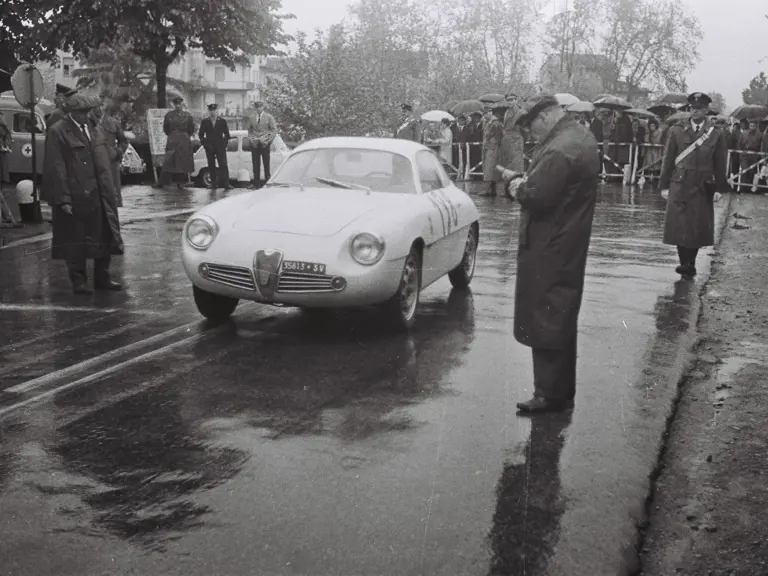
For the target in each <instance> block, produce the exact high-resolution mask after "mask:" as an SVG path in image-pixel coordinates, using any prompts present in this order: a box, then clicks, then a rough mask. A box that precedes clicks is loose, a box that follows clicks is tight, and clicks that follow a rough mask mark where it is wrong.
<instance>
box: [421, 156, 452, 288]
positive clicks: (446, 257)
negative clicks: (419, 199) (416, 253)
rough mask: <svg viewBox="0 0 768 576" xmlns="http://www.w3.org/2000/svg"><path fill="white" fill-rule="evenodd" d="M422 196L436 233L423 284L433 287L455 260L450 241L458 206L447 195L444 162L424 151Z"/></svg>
mask: <svg viewBox="0 0 768 576" xmlns="http://www.w3.org/2000/svg"><path fill="white" fill-rule="evenodd" d="M416 169H417V171H418V178H419V183H420V185H421V193H422V194H423V195H424V197H425V198H426V200H427V201H428V206H429V219H430V227H431V229H432V230H433V231H434V236H433V238H432V242H431V243H428V245H427V246H425V249H424V262H423V263H422V283H423V284H424V285H427V284H430V283H431V282H433V281H434V280H436V279H437V278H439V277H441V276H443V275H444V274H445V273H446V272H448V270H449V268H448V266H449V264H450V260H451V246H450V239H451V236H452V233H453V232H454V231H455V229H456V226H457V224H458V220H457V214H456V210H455V207H454V206H453V205H452V202H451V199H450V196H449V195H448V194H446V190H445V188H446V187H445V183H444V181H443V179H442V177H441V172H442V173H443V174H444V173H445V171H444V170H443V168H442V166H441V165H440V162H439V161H438V160H437V157H436V156H435V154H434V153H433V152H429V151H426V150H422V151H419V152H417V153H416Z"/></svg>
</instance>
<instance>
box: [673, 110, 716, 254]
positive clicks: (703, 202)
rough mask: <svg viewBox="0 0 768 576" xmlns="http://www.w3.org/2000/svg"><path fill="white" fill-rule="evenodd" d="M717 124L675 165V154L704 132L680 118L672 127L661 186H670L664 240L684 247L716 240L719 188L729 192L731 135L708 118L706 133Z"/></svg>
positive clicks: (704, 126)
mask: <svg viewBox="0 0 768 576" xmlns="http://www.w3.org/2000/svg"><path fill="white" fill-rule="evenodd" d="M711 127H714V130H713V132H712V134H710V136H709V138H708V139H707V140H706V141H705V142H704V144H702V145H701V147H699V148H698V149H696V150H695V151H694V152H693V153H692V154H690V155H689V156H688V157H687V158H685V159H684V160H683V161H682V162H681V163H680V166H675V158H677V156H678V155H679V154H680V153H681V152H682V151H683V150H685V149H686V148H688V146H690V145H691V144H693V143H694V142H695V141H696V140H697V139H698V138H699V136H700V135H695V134H694V132H693V128H692V127H691V123H690V121H688V120H686V121H684V122H678V123H677V124H675V125H674V126H672V127H671V128H670V129H669V136H668V138H667V144H666V147H665V148H664V159H663V160H662V166H661V179H660V180H659V187H660V188H661V189H662V190H666V189H668V190H669V198H668V199H667V217H666V220H665V222H664V240H663V241H664V243H665V244H671V245H673V246H682V247H684V248H701V247H702V246H712V245H714V243H715V209H714V206H713V205H712V196H713V195H714V193H715V191H716V190H717V191H719V192H721V193H725V192H728V181H727V180H726V175H725V167H726V160H727V155H728V137H727V136H726V134H725V132H724V131H723V130H722V129H721V128H719V127H718V126H714V124H713V123H712V121H711V120H709V119H706V120H705V121H704V125H703V127H702V129H701V131H702V133H705V132H707V131H709V129H710V128H711Z"/></svg>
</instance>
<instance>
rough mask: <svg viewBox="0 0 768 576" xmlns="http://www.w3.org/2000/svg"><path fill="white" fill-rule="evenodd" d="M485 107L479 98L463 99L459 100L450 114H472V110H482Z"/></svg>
mask: <svg viewBox="0 0 768 576" xmlns="http://www.w3.org/2000/svg"><path fill="white" fill-rule="evenodd" d="M484 109H485V105H484V104H483V103H482V102H480V100H464V101H463V102H459V103H458V104H456V106H454V107H453V110H451V114H453V115H454V116H458V115H459V114H472V112H482V111H483V110H484Z"/></svg>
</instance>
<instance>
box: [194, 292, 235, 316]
mask: <svg viewBox="0 0 768 576" xmlns="http://www.w3.org/2000/svg"><path fill="white" fill-rule="evenodd" d="M192 293H193V294H194V296H195V305H197V309H198V311H199V312H200V314H202V315H203V316H205V318H206V319H208V320H210V321H211V322H224V321H225V320H227V319H228V318H229V317H230V316H232V312H234V311H235V308H237V304H238V302H239V300H237V298H230V297H229V296H221V295H219V294H213V293H212V292H206V291H205V290H203V289H202V288H198V287H197V286H192Z"/></svg>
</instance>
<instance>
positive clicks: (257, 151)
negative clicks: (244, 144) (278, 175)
mask: <svg viewBox="0 0 768 576" xmlns="http://www.w3.org/2000/svg"><path fill="white" fill-rule="evenodd" d="M270 148H271V145H270V144H263V143H262V142H259V143H258V144H256V145H255V146H252V147H251V160H252V162H253V181H254V182H258V181H259V180H261V160H262V159H263V160H264V180H265V181H266V180H269V178H270V174H269V151H270Z"/></svg>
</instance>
